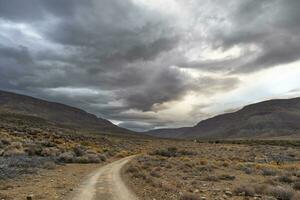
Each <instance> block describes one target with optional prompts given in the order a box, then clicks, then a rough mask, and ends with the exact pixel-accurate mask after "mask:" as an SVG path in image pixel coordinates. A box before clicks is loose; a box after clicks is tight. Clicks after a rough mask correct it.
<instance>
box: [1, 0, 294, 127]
mask: <svg viewBox="0 0 300 200" xmlns="http://www.w3.org/2000/svg"><path fill="white" fill-rule="evenodd" d="M166 8H168V9H166ZM299 9H300V2H299V1H298V0H229V1H223V0H215V1H210V0H201V1H199V0H166V1H164V2H161V1H158V0H153V1H146V0H113V1H112V0H88V1H82V0H69V1H61V0H51V1H39V0H27V1H19V0H10V1H6V0H0V77H1V79H0V87H1V89H5V90H11V91H16V92H21V93H24V94H29V95H34V96H36V97H41V98H45V99H49V100H54V101H60V102H63V103H66V104H70V105H74V106H78V107H81V108H83V109H86V110H88V111H90V112H93V113H95V114H97V115H98V116H100V117H105V118H108V119H110V120H113V121H114V122H116V123H119V124H120V125H121V126H124V127H128V128H131V129H134V130H145V129H151V128H156V127H168V126H184V125H192V124H193V123H195V122H196V121H199V120H200V119H202V118H205V117H208V116H210V115H212V114H215V113H216V112H217V111H215V112H212V111H205V108H207V107H209V106H203V105H210V106H211V105H216V103H215V102H213V100H212V99H216V98H217V97H219V99H218V101H220V98H221V96H220V95H222V94H226V93H228V92H232V91H235V90H236V89H238V88H241V87H242V86H243V80H244V79H245V77H247V76H251V75H252V74H254V73H258V72H260V71H263V70H266V69H272V68H274V67H276V66H279V65H285V64H290V63H293V62H297V61H298V60H299V59H300V35H299V34H298V33H299V31H300V12H299ZM295 88H299V85H297V84H293V85H290V88H289V90H293V89H295ZM243 98H247V97H243ZM243 102H245V101H243ZM236 106H239V104H232V105H231V107H232V108H233V107H236ZM222 109H223V108H222V106H220V105H218V106H217V108H215V110H219V112H220V110H222ZM213 110H214V109H213ZM223 110H225V109H223ZM183 113H184V115H182V114H183ZM180 115H182V116H183V117H179V116H180Z"/></svg>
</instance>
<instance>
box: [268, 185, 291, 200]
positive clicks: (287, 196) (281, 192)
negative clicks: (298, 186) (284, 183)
mask: <svg viewBox="0 0 300 200" xmlns="http://www.w3.org/2000/svg"><path fill="white" fill-rule="evenodd" d="M268 194H269V195H270V196H273V197H275V198H277V199H278V200H291V199H292V198H293V196H294V192H293V190H291V189H289V188H284V187H279V186H277V187H270V188H269V189H268Z"/></svg>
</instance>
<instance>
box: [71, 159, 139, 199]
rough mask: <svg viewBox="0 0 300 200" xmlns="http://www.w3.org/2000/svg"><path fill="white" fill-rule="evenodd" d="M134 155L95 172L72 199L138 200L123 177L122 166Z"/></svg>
mask: <svg viewBox="0 0 300 200" xmlns="http://www.w3.org/2000/svg"><path fill="white" fill-rule="evenodd" d="M133 157H134V156H130V157H126V158H123V159H120V160H118V161H115V162H112V163H110V164H108V165H105V166H103V167H101V168H100V169H98V170H97V171H96V172H93V173H92V174H91V175H89V177H88V178H87V180H86V181H84V182H83V183H82V185H81V186H80V187H79V188H78V189H77V190H76V191H74V194H73V195H72V197H71V198H70V200H138V198H137V197H136V195H135V194H134V193H132V192H131V191H130V190H129V189H128V188H127V186H126V185H125V183H124V182H123V181H122V178H121V169H122V167H123V166H124V165H125V164H126V163H127V162H129V161H130V160H131V159H132V158H133Z"/></svg>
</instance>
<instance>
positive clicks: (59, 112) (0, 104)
mask: <svg viewBox="0 0 300 200" xmlns="http://www.w3.org/2000/svg"><path fill="white" fill-rule="evenodd" d="M12 118H13V120H14V122H15V123H24V122H26V121H27V122H29V123H34V122H37V121H38V122H39V123H41V124H46V125H52V126H55V127H61V128H67V129H71V130H75V131H87V132H95V133H105V134H134V132H133V131H129V130H127V129H124V128H120V127H118V126H116V125H114V124H112V123H111V122H110V121H108V120H106V119H101V118H98V117H97V116H95V115H93V114H90V113H87V112H85V111H84V110H81V109H78V108H75V107H71V106H67V105H64V104H60V103H54V102H49V101H45V100H41V99H37V98H33V97H29V96H25V95H20V94H15V93H11V92H6V91H0V122H4V121H9V120H10V121H11V120H12Z"/></svg>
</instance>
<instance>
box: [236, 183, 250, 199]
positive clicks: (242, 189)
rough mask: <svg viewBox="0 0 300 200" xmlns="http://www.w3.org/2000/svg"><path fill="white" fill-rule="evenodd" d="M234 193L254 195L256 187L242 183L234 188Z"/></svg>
mask: <svg viewBox="0 0 300 200" xmlns="http://www.w3.org/2000/svg"><path fill="white" fill-rule="evenodd" d="M234 193H235V194H236V195H243V196H250V197H252V196H254V195H255V189H254V187H253V186H252V185H241V186H238V187H236V188H235V189H234Z"/></svg>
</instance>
